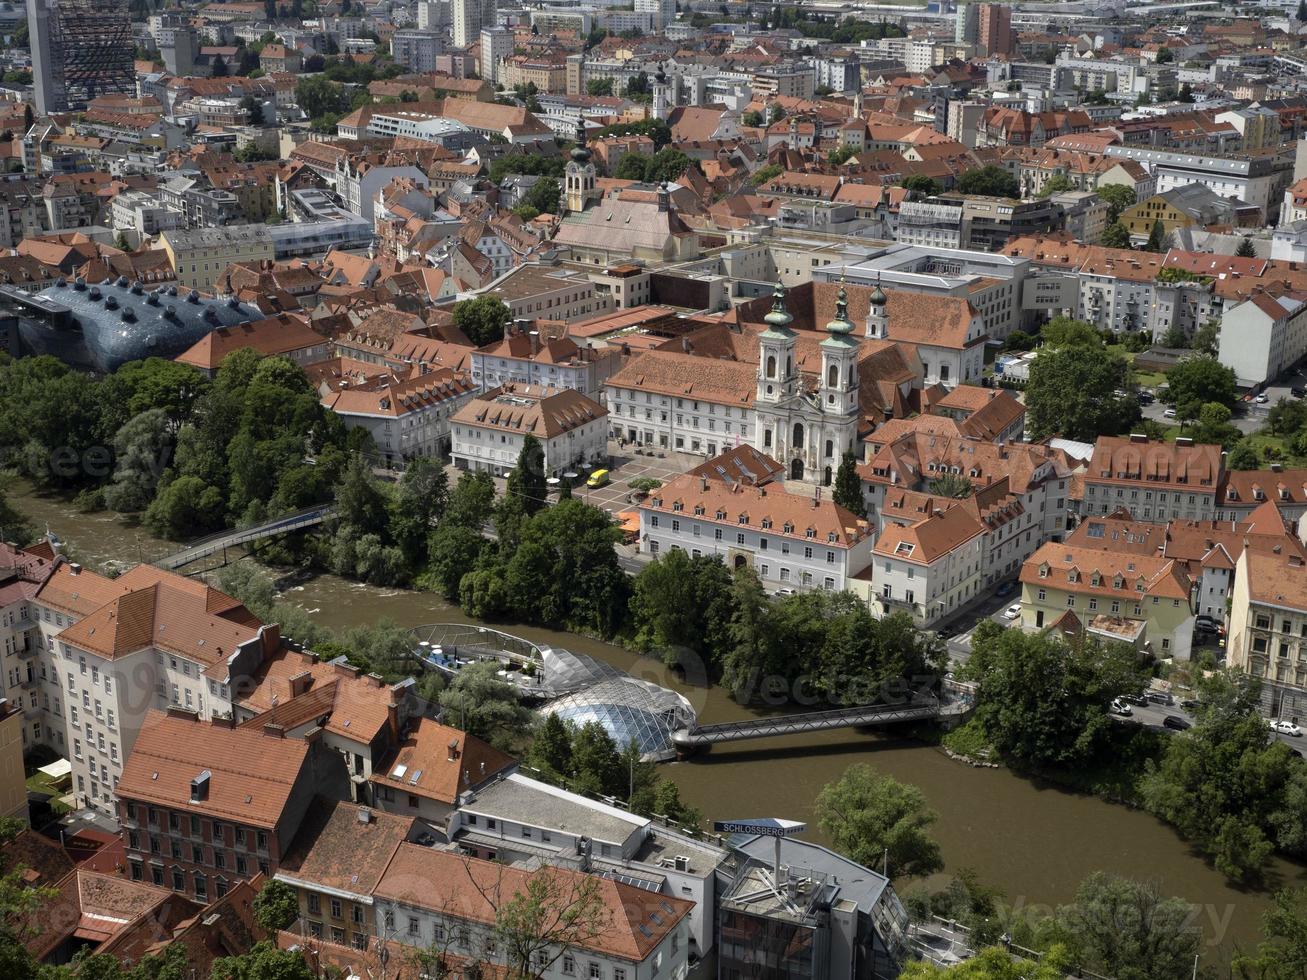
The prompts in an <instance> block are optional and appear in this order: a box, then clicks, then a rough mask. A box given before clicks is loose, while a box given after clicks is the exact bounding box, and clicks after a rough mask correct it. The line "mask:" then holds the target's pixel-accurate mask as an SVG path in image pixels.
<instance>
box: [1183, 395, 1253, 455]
mask: <svg viewBox="0 0 1307 980" xmlns="http://www.w3.org/2000/svg"><path fill="white" fill-rule="evenodd" d="M1232 414H1233V413H1231V411H1230V410H1229V409H1228V408H1226V407H1225V406H1224V405H1221V404H1219V403H1218V402H1208V403H1207V404H1205V405H1203V407H1202V408H1200V409H1199V410H1198V424H1197V425H1195V426H1194V427H1193V429H1192V430H1191V432H1190V434H1191V435H1192V436H1193V439H1194V441H1195V442H1199V443H1204V444H1206V445H1215V446H1224V447H1225V448H1227V449H1229V448H1232V447H1233V446H1234V445H1235V444H1236V443H1238V442H1239V440H1241V439H1242V438H1243V433H1242V432H1240V431H1239V429H1238V428H1236V427H1235V426H1234V425H1233V424H1231V422H1230V418H1231V415H1232Z"/></svg>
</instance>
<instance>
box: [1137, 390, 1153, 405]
mask: <svg viewBox="0 0 1307 980" xmlns="http://www.w3.org/2000/svg"><path fill="white" fill-rule="evenodd" d="M1135 398H1137V399H1138V400H1139V404H1140V405H1151V404H1153V402H1154V401H1155V400H1156V399H1155V398H1153V393H1152V392H1151V391H1141V392H1139V393H1138V394H1137V395H1135Z"/></svg>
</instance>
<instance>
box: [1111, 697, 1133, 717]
mask: <svg viewBox="0 0 1307 980" xmlns="http://www.w3.org/2000/svg"><path fill="white" fill-rule="evenodd" d="M1112 714H1114V715H1124V716H1125V717H1127V718H1128V717H1130V716H1131V715H1133V714H1134V710H1133V709H1132V708H1131V707H1130V705H1128V704H1126V703H1125V699H1124V698H1113V699H1112Z"/></svg>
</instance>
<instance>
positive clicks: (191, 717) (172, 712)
mask: <svg viewBox="0 0 1307 980" xmlns="http://www.w3.org/2000/svg"><path fill="white" fill-rule="evenodd" d="M168 717H169V718H185V719H186V720H187V721H196V720H198V719H199V717H200V716H199V714H198V713H197V712H196V711H195V709H194V708H183V707H181V706H180V705H176V704H172V705H169V706H168Z"/></svg>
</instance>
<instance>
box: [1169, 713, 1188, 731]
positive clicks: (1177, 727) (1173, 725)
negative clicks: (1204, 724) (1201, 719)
mask: <svg viewBox="0 0 1307 980" xmlns="http://www.w3.org/2000/svg"><path fill="white" fill-rule="evenodd" d="M1162 727H1163V728H1170V729H1172V730H1173V731H1177V732H1183V731H1188V730H1189V729H1190V728H1192V727H1193V726H1192V725H1190V724H1189V722H1188V721H1187V720H1185V719H1184V718H1181V717H1180V716H1179V715H1167V716H1166V717H1165V718H1163V719H1162Z"/></svg>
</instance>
